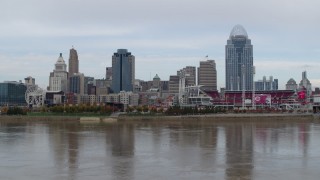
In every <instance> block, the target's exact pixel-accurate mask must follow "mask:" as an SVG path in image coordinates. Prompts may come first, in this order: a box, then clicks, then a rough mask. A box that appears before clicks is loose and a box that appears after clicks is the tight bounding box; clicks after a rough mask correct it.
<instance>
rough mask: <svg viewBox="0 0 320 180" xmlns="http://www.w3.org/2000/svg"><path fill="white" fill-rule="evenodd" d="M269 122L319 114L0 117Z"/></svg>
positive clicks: (4, 118)
mask: <svg viewBox="0 0 320 180" xmlns="http://www.w3.org/2000/svg"><path fill="white" fill-rule="evenodd" d="M239 121H241V122H269V121H272V122H274V121H279V122H283V121H287V122H303V121H316V122H319V121H320V115H319V114H311V113H308V114H295V113H290V114H278V113H270V114H269V113H264V114H234V113H232V114H206V115H182V116H162V115H161V116H157V115H150V116H143V115H141V116H139V115H138V116H130V115H129V116H128V115H121V116H118V117H113V116H105V117H70V116H6V115H1V116H0V122H87V123H90V122H95V123H99V122H102V123H117V122H168V123H169V122H180V123H184V122H239Z"/></svg>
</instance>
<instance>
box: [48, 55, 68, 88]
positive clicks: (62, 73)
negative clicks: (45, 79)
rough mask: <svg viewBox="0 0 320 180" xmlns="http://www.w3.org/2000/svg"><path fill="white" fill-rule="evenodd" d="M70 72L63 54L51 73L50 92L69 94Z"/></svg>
mask: <svg viewBox="0 0 320 180" xmlns="http://www.w3.org/2000/svg"><path fill="white" fill-rule="evenodd" d="M67 88H68V72H67V65H66V63H65V62H64V60H63V57H62V53H60V56H59V58H58V60H57V62H56V64H55V69H54V70H53V72H51V73H50V77H49V90H50V91H63V92H67Z"/></svg>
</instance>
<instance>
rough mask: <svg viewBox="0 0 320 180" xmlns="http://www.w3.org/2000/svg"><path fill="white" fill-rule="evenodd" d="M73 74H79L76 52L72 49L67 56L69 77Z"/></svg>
mask: <svg viewBox="0 0 320 180" xmlns="http://www.w3.org/2000/svg"><path fill="white" fill-rule="evenodd" d="M75 73H79V59H78V53H77V50H75V49H74V48H73V47H72V49H70V55H69V76H72V75H73V74H75Z"/></svg>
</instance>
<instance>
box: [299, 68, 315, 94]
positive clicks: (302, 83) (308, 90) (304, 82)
mask: <svg viewBox="0 0 320 180" xmlns="http://www.w3.org/2000/svg"><path fill="white" fill-rule="evenodd" d="M299 88H300V89H306V95H307V97H310V96H311V95H312V87H311V83H310V81H309V79H308V78H307V71H303V72H302V79H301V81H300V83H299Z"/></svg>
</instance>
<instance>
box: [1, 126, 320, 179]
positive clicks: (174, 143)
mask: <svg viewBox="0 0 320 180" xmlns="http://www.w3.org/2000/svg"><path fill="white" fill-rule="evenodd" d="M0 159H1V160H0V179H1V180H2V179H4V180H11V179H19V180H20V179H23V180H38V179H39V180H43V179H46V180H47V179H48V180H56V179H57V180H58V179H59V180H60V179H72V180H77V179H79V180H95V179H115V180H116V179H120V180H121V179H128V180H131V179H136V180H144V179H146V180H149V179H190V180H193V179H197V180H200V179H201V180H202V179H230V180H233V179H234V180H238V179H262V180H273V179H274V180H275V179H290V180H301V179H302V180H309V179H319V178H320V168H319V165H320V123H317V122H313V121H301V122H279V121H273V120H270V122H226V123H223V122H219V123H218V122H217V123H214V122H211V123H199V122H198V123H197V122H196V121H195V122H193V123H192V122H190V123H169V124H168V123H154V122H153V123H151V122H137V123H132V122H131V123H128V122H122V123H114V124H102V123H97V124H80V123H78V122H68V123H66V122H55V123H48V122H15V123H13V122H0Z"/></svg>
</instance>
